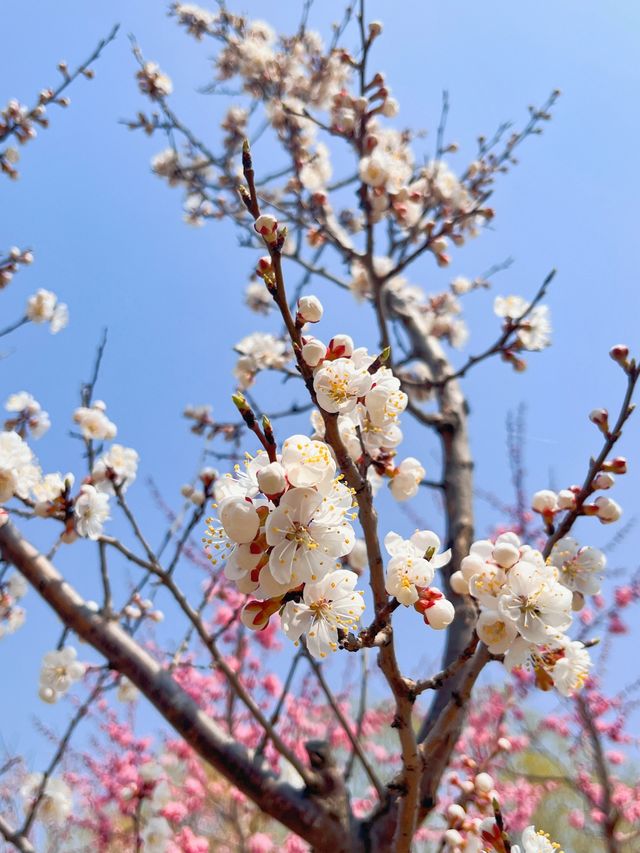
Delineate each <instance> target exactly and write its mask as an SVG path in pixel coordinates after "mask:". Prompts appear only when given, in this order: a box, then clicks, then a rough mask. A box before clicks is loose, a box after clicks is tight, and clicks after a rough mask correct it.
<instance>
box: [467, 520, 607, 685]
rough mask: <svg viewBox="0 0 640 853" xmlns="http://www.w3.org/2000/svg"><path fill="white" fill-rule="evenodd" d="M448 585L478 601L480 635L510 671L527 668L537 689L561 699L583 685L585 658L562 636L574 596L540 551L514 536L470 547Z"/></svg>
mask: <svg viewBox="0 0 640 853" xmlns="http://www.w3.org/2000/svg"><path fill="white" fill-rule="evenodd" d="M557 559H558V560H560V561H561V560H562V557H561V556H560V555H558V556H557ZM451 586H452V588H453V589H454V591H455V592H457V593H460V594H470V595H472V596H473V597H474V598H475V599H476V601H477V602H478V606H479V609H480V614H479V617H478V623H477V626H476V630H477V632H478V636H479V637H480V639H481V640H482V641H483V642H484V643H485V644H486V645H487V647H488V649H489V651H490V652H492V653H493V654H504V656H505V657H504V663H505V666H506V667H507V668H508V669H514V668H515V667H520V666H527V667H531V668H533V670H534V672H535V674H536V679H537V683H538V685H539V686H540V687H542V688H544V689H549V687H551V685H554V686H555V687H556V688H557V689H558V690H559V691H560V693H562V694H563V695H565V696H566V695H569V694H570V693H572V692H573V691H574V690H577V689H578V688H579V687H581V686H582V684H583V683H584V681H585V679H586V677H587V675H588V672H589V668H590V665H591V661H590V658H589V654H588V652H587V651H586V649H585V648H584V645H583V644H582V643H580V642H572V641H571V640H570V639H569V638H568V637H567V636H566V635H565V633H564V632H565V631H566V630H567V629H568V628H569V626H570V625H571V622H572V604H573V595H572V592H571V589H569V588H568V587H567V586H565V585H564V584H563V583H561V582H560V573H559V571H558V569H557V568H556V566H555V565H553V564H547V563H546V562H545V560H544V558H543V556H542V554H541V553H540V552H539V551H537V550H535V549H534V548H531V547H530V546H528V545H523V544H522V543H521V542H520V539H519V538H518V536H516V535H515V533H503V534H501V535H500V536H498V538H497V539H496V541H495V542H491V541H490V540H488V539H484V540H481V541H479V542H474V543H473V545H472V546H471V552H470V554H469V555H468V556H467V557H465V558H464V559H463V560H462V563H461V565H460V570H459V571H457V572H455V573H454V574H453V575H452V577H451Z"/></svg>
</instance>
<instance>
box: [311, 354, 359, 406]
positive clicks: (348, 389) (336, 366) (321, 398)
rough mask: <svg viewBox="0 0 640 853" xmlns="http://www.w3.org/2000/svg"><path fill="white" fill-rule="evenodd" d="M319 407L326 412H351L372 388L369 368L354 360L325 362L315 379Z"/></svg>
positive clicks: (340, 359)
mask: <svg viewBox="0 0 640 853" xmlns="http://www.w3.org/2000/svg"><path fill="white" fill-rule="evenodd" d="M313 387H314V390H315V392H316V396H317V398H318V405H319V406H320V408H322V409H324V411H325V412H340V413H344V412H349V411H351V410H352V409H353V408H354V407H355V405H356V403H357V402H358V398H359V397H364V395H365V394H366V393H367V392H368V391H369V390H370V388H371V374H370V373H369V371H368V369H367V367H364V366H361V367H359V366H357V364H356V362H355V361H354V360H353V359H352V358H337V359H335V361H329V362H323V363H322V365H321V366H320V368H319V369H318V370H317V372H316V374H315V376H314V378H313Z"/></svg>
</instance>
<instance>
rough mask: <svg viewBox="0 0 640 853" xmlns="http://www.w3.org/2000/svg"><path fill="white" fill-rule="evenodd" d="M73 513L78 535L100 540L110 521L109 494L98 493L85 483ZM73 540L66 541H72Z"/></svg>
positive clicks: (93, 487)
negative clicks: (107, 522)
mask: <svg viewBox="0 0 640 853" xmlns="http://www.w3.org/2000/svg"><path fill="white" fill-rule="evenodd" d="M73 512H74V516H75V531H76V533H77V534H78V535H79V536H84V537H86V538H87V539H98V538H99V536H100V535H101V534H102V530H103V527H104V523H105V521H107V520H108V519H109V494H108V493H107V492H103V491H98V489H97V488H96V487H95V486H92V485H91V484H90V483H85V484H83V486H82V488H81V489H80V494H79V495H78V497H77V498H76V501H75V504H74V507H73ZM72 538H73V537H70V538H68V539H67V540H66V541H71V539H72Z"/></svg>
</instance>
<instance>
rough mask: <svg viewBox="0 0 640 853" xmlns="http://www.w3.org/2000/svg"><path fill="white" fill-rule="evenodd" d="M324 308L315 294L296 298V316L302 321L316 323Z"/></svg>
mask: <svg viewBox="0 0 640 853" xmlns="http://www.w3.org/2000/svg"><path fill="white" fill-rule="evenodd" d="M323 313H324V309H323V307H322V303H321V302H320V300H319V299H318V297H317V296H301V297H300V299H298V316H299V317H300V319H301V320H302V322H304V323H318V322H319V321H320V320H321V319H322V314H323Z"/></svg>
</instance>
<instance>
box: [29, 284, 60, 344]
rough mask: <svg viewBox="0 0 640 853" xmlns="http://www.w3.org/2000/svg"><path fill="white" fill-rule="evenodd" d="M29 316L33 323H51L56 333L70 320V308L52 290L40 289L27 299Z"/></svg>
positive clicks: (53, 332) (53, 333)
mask: <svg viewBox="0 0 640 853" xmlns="http://www.w3.org/2000/svg"><path fill="white" fill-rule="evenodd" d="M27 317H28V319H29V320H31V322H32V323H49V328H50V331H51V334H52V335H56V334H57V333H58V332H59V331H61V330H62V329H64V327H65V326H66V325H67V323H68V322H69V309H68V308H67V306H66V305H65V303H64V302H58V297H57V296H56V295H55V293H53V292H52V291H51V290H44V289H42V288H41V289H40V290H38V291H37V293H34V294H33V296H30V297H29V299H28V300H27Z"/></svg>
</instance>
